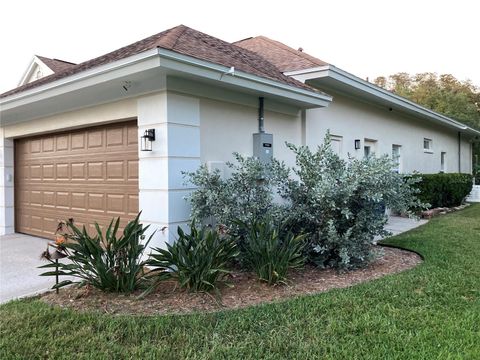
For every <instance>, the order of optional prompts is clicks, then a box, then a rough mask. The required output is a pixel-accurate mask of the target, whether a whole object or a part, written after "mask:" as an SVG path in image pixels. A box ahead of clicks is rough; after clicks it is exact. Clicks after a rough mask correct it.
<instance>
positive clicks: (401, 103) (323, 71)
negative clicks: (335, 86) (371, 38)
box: [285, 65, 480, 136]
mask: <svg viewBox="0 0 480 360" xmlns="http://www.w3.org/2000/svg"><path fill="white" fill-rule="evenodd" d="M285 75H287V76H292V77H294V78H296V79H298V80H300V81H303V82H305V81H307V80H313V79H319V78H326V77H329V78H332V79H334V80H336V81H338V82H340V83H342V84H345V85H348V86H351V87H353V88H355V89H357V90H360V91H362V92H364V93H366V94H367V93H368V94H370V95H373V96H376V97H378V98H379V99H383V100H388V101H389V102H390V103H392V104H393V105H396V106H397V107H399V108H400V109H404V110H409V111H413V112H416V113H418V114H419V115H421V116H423V117H427V118H429V119H430V120H433V121H436V122H438V123H441V124H443V125H447V126H449V127H453V128H455V129H457V130H458V131H461V132H464V133H468V134H470V135H474V136H478V135H480V131H478V130H475V129H472V128H470V127H468V126H466V125H465V124H462V123H460V122H458V121H456V120H454V119H452V118H449V117H448V116H445V115H442V114H440V113H437V112H435V111H433V110H430V109H427V108H425V107H423V106H421V105H419V104H417V103H415V102H413V101H410V100H408V99H406V98H404V97H402V96H399V95H396V94H394V93H392V92H390V91H388V90H385V89H382V88H380V87H378V86H376V85H374V84H372V83H370V82H368V81H365V80H363V79H361V78H359V77H357V76H355V75H353V74H350V73H348V72H347V71H344V70H342V69H339V68H337V67H336V66H333V65H325V66H319V67H315V68H309V69H304V70H297V71H291V72H287V73H285Z"/></svg>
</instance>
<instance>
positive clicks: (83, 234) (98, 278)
mask: <svg viewBox="0 0 480 360" xmlns="http://www.w3.org/2000/svg"><path fill="white" fill-rule="evenodd" d="M139 216H140V214H138V215H137V217H136V218H135V219H134V220H132V221H130V222H129V223H128V224H127V225H126V226H125V229H124V230H123V233H122V235H121V236H120V237H117V232H118V228H119V225H120V218H117V219H116V220H115V219H113V220H112V221H111V222H110V225H109V226H108V228H107V229H106V231H105V234H103V233H102V230H101V229H100V227H99V226H98V224H97V223H95V228H96V234H95V235H94V236H90V235H89V234H88V233H87V230H86V229H85V226H83V228H82V229H81V230H80V229H79V228H78V227H76V226H75V225H74V223H73V220H68V221H66V222H63V223H60V225H59V232H63V233H60V234H59V236H58V238H57V241H56V245H55V246H54V247H55V248H56V254H54V255H58V254H60V255H66V258H67V259H68V260H69V262H68V263H59V264H58V266H59V267H58V270H57V265H56V264H55V262H54V260H53V258H54V256H52V254H50V252H49V251H48V250H47V251H46V252H45V253H44V254H43V257H44V258H45V259H47V260H49V264H47V265H43V266H40V268H52V269H53V271H48V272H46V273H43V274H41V275H43V276H56V275H59V276H60V275H65V276H73V277H75V278H78V279H80V280H79V281H78V282H77V281H71V280H65V281H62V282H61V283H59V284H58V286H56V287H62V286H65V285H69V284H72V283H80V284H81V285H85V284H88V285H92V286H94V287H96V288H98V289H101V290H104V291H113V292H132V291H134V290H135V289H136V288H138V287H139V285H140V283H141V278H142V276H143V267H144V262H143V261H141V259H142V256H143V253H144V251H145V248H146V246H147V245H148V243H149V242H150V239H151V237H152V236H150V237H149V238H148V239H147V240H146V241H144V240H145V235H144V234H145V231H146V230H147V229H148V226H145V227H144V226H143V225H142V224H140V223H139Z"/></svg>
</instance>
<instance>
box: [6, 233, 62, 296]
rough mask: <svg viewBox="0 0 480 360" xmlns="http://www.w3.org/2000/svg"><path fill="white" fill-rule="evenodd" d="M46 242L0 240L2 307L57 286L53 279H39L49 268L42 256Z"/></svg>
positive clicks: (15, 238)
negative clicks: (43, 265)
mask: <svg viewBox="0 0 480 360" xmlns="http://www.w3.org/2000/svg"><path fill="white" fill-rule="evenodd" d="M48 242H49V241H48V240H46V239H41V238H37V237H34V236H29V235H23V234H12V235H3V236H0V303H3V302H6V301H9V300H12V299H16V298H21V297H25V296H29V295H35V294H37V293H40V292H43V291H45V290H48V289H49V288H51V287H52V285H53V284H54V283H55V278H54V277H51V276H46V277H45V276H38V275H39V274H41V273H42V272H45V269H38V266H40V265H42V264H46V262H45V261H43V260H40V254H41V253H42V252H43V251H45V249H46V248H47V243H48Z"/></svg>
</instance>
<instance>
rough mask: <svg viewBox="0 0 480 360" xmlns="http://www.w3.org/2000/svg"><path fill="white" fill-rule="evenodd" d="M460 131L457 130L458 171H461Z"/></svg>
mask: <svg viewBox="0 0 480 360" xmlns="http://www.w3.org/2000/svg"><path fill="white" fill-rule="evenodd" d="M461 151H462V133H461V132H460V131H459V132H458V173H459V174H460V173H461V172H462V153H461Z"/></svg>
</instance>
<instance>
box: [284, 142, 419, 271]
mask: <svg viewBox="0 0 480 360" xmlns="http://www.w3.org/2000/svg"><path fill="white" fill-rule="evenodd" d="M288 146H289V148H290V149H291V150H292V151H293V152H294V153H295V155H296V167H295V168H294V170H293V171H294V173H295V175H296V179H295V180H290V181H288V182H284V184H285V186H284V187H283V188H282V190H281V193H282V196H283V197H284V198H286V199H288V200H289V202H290V208H289V211H288V214H287V217H288V219H289V222H290V223H291V224H292V231H294V232H297V233H299V232H305V233H308V234H309V238H308V239H309V246H307V248H306V249H307V254H308V256H309V258H310V260H312V261H313V262H315V263H316V264H317V265H319V266H326V267H335V268H341V269H352V268H357V267H362V266H365V265H366V264H367V263H368V262H369V261H370V260H371V259H372V258H373V256H374V253H373V252H372V242H373V239H374V237H375V236H377V235H385V234H386V232H385V231H384V225H385V223H386V221H387V216H386V215H385V213H384V211H379V209H381V208H383V207H384V206H387V207H389V208H391V209H393V210H396V211H400V212H402V213H411V212H410V209H411V208H412V207H417V208H418V207H419V208H422V204H421V203H420V202H419V201H418V200H417V199H416V196H415V194H416V192H417V190H415V188H413V185H414V184H415V183H416V182H417V181H418V179H417V178H409V179H404V176H403V175H401V174H398V173H397V172H395V171H392V169H393V163H392V161H391V159H389V158H388V157H387V156H382V157H379V158H375V157H368V158H364V159H354V158H350V159H348V160H343V159H341V158H340V157H339V155H337V154H336V153H335V152H334V151H333V150H332V149H331V146H330V139H329V135H328V134H327V136H326V138H325V141H324V144H323V145H322V146H320V147H318V149H317V151H315V152H312V151H311V150H310V149H309V148H308V147H305V146H302V147H296V146H294V145H291V144H289V145H288Z"/></svg>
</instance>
